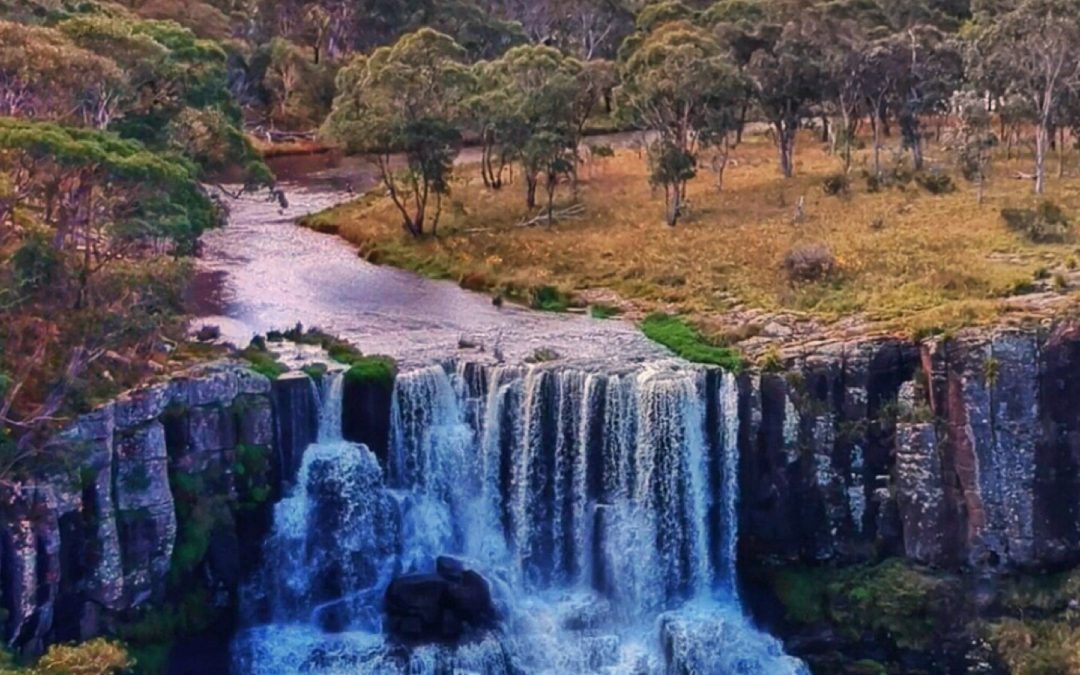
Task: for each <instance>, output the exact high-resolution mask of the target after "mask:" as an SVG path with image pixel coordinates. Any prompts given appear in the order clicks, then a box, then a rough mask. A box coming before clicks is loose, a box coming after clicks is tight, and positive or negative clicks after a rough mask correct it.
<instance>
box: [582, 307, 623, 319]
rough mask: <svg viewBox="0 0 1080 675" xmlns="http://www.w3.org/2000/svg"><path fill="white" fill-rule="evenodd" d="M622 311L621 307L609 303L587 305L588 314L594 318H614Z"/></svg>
mask: <svg viewBox="0 0 1080 675" xmlns="http://www.w3.org/2000/svg"><path fill="white" fill-rule="evenodd" d="M622 313H623V311H622V310H621V309H619V308H618V307H612V306H611V305H604V304H595V305H590V306H589V316H591V317H592V318H594V319H601V320H602V319H614V318H615V317H617V316H619V315H620V314H622Z"/></svg>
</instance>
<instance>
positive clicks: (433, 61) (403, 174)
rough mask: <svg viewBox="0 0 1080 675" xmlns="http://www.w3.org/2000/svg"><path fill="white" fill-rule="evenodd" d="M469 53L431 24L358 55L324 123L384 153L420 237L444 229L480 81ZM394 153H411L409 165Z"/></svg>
mask: <svg viewBox="0 0 1080 675" xmlns="http://www.w3.org/2000/svg"><path fill="white" fill-rule="evenodd" d="M464 56H465V53H464V50H463V49H462V48H461V46H460V45H458V44H457V43H456V42H454V40H453V39H452V38H450V37H449V36H447V35H444V34H442V33H439V32H437V31H435V30H432V29H430V28H424V29H421V30H419V31H417V32H415V33H410V34H408V35H405V36H403V37H402V38H401V39H400V40H398V42H397V43H395V44H394V45H393V46H392V47H382V48H380V49H378V50H376V51H375V52H374V53H372V54H371V56H370V57H364V56H357V57H354V59H353V60H352V61H351V62H350V63H349V64H348V65H346V66H345V67H343V68H342V69H341V71H340V72H339V73H338V76H337V90H338V96H337V98H335V99H334V105H333V108H332V109H331V112H330V115H329V117H328V118H327V120H326V122H325V124H324V125H323V129H322V133H323V135H324V136H326V137H327V138H330V139H332V140H334V141H336V142H338V143H341V144H342V145H343V146H345V147H346V149H348V150H350V151H362V152H367V153H373V154H375V155H376V158H377V161H378V165H379V173H380V178H381V179H382V182H383V184H384V185H385V187H386V189H387V193H388V196H389V197H390V199H391V200H393V202H394V204H395V205H396V206H397V208H398V210H399V212H400V213H401V216H402V226H403V227H404V229H405V231H406V232H407V233H409V234H410V235H412V236H414V237H419V236H422V235H424V234H427V233H428V231H429V227H430V231H431V232H432V233H437V230H438V223H439V217H440V215H441V212H442V199H443V197H444V196H445V195H446V194H447V193H448V192H449V186H450V176H451V174H452V172H453V160H454V158H455V157H456V156H457V153H458V145H459V141H460V134H459V132H458V130H457V127H456V126H455V125H454V121H455V119H456V118H457V117H458V116H459V115H460V105H461V101H462V100H463V98H464V96H465V93H466V91H467V90H468V88H469V87H470V86H471V83H472V77H471V73H470V71H469V69H468V68H467V67H466V66H465V65H464V63H463V59H464ZM394 152H402V153H404V154H405V159H406V163H405V164H406V167H405V168H404V169H399V168H397V165H396V164H395V163H393V162H391V154H392V153H394ZM431 210H433V211H434V213H433V214H432V213H431V212H430V211H431ZM429 219H430V220H429Z"/></svg>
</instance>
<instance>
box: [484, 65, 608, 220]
mask: <svg viewBox="0 0 1080 675" xmlns="http://www.w3.org/2000/svg"><path fill="white" fill-rule="evenodd" d="M586 74H587V71H586V68H585V65H584V64H583V63H582V62H581V61H579V60H578V59H576V58H574V57H571V56H568V55H566V54H564V53H563V52H561V51H560V50H558V49H556V48H554V47H547V46H544V45H522V46H520V47H515V48H513V49H511V50H510V51H508V52H506V54H504V55H503V56H502V57H501V58H499V59H498V60H496V61H494V62H492V63H491V64H490V75H491V81H490V86H493V87H496V88H497V89H500V90H501V91H500V93H499V95H500V96H505V97H506V98H505V100H506V103H507V105H506V108H505V111H506V115H507V117H506V118H505V127H506V129H507V132H508V139H507V140H508V141H509V143H512V145H513V147H515V148H516V149H517V157H518V159H519V160H520V161H521V167H522V174H523V176H524V178H525V204H526V207H528V208H534V207H535V206H536V204H537V189H538V187H539V185H540V180H541V179H544V181H545V186H546V188H547V191H548V216H549V219H550V218H551V216H552V208H551V207H552V204H553V200H554V193H555V189H556V186H557V185H558V181H559V178H560V177H561V176H564V175H570V174H572V173H573V171H574V170H575V166H576V162H577V144H578V135H579V134H580V132H581V127H582V126H583V121H581V120H582V118H581V115H583V113H582V112H581V108H582V106H583V104H582V103H581V101H582V97H583V96H584V97H586V98H587V96H586V94H584V93H583V92H584V91H585V89H586V84H587V82H588V81H589V80H588V78H587V75H586Z"/></svg>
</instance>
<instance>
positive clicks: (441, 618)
mask: <svg viewBox="0 0 1080 675" xmlns="http://www.w3.org/2000/svg"><path fill="white" fill-rule="evenodd" d="M384 609H385V611H386V618H387V622H386V625H387V630H388V632H389V634H390V636H391V637H392V638H393V639H396V640H399V641H401V642H405V643H408V644H431V643H446V644H452V643H455V642H457V641H458V640H460V639H462V638H463V637H466V636H468V635H469V634H471V633H474V632H476V631H481V630H484V629H487V628H491V627H492V626H493V625H494V624H495V622H496V620H497V618H498V617H497V613H496V611H495V605H494V603H493V602H492V599H491V589H490V587H489V586H488V582H487V580H486V579H484V577H482V576H481V575H480V574H478V573H477V572H474V571H472V570H469V569H466V568H465V566H464V565H463V564H462V563H461V561H459V560H456V559H454V558H448V557H440V558H439V559H438V561H437V562H436V569H435V573H434V574H410V575H406V576H402V577H398V578H397V579H394V581H393V582H391V583H390V586H389V587H388V588H387V589H386V597H385V602H384Z"/></svg>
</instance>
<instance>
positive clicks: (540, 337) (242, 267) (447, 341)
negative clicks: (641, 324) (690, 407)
mask: <svg viewBox="0 0 1080 675" xmlns="http://www.w3.org/2000/svg"><path fill="white" fill-rule="evenodd" d="M625 138H626V137H625V136H623V137H617V140H620V141H623V142H625ZM463 154H464V156H463V158H462V161H468V159H469V157H470V155H469V154H468V152H467V153H463ZM273 168H274V170H275V172H276V173H277V174H278V175H279V176H281V177H283V178H284V180H282V181H281V182H280V183H279V187H280V188H282V189H283V190H284V191H285V194H286V195H287V198H288V207H287V208H284V209H283V208H280V207H279V206H278V204H277V203H276V202H275V201H272V200H269V199H267V197H266V194H265V193H259V194H254V195H245V196H243V197H242V198H240V199H236V200H231V199H230V200H227V201H228V203H229V207H230V216H229V222H228V225H227V226H226V227H223V228H220V229H217V230H213V231H211V232H208V233H206V234H205V235H204V236H203V238H202V254H201V256H200V259H199V265H198V273H197V276H196V279H195V283H194V285H193V292H192V294H191V301H192V305H193V310H194V312H195V314H196V315H197V316H199V317H200V323H210V324H215V325H218V326H219V327H220V328H221V329H222V334H223V335H224V336H225V338H227V339H229V340H230V341H232V342H234V343H235V344H238V345H240V346H243V345H246V344H247V342H248V341H249V340H250V339H251V337H252V336H254V335H256V334H261V333H265V332H267V331H268V330H272V329H283V328H288V327H291V326H293V325H295V324H296V323H297V322H300V323H302V324H303V325H304V326H308V327H318V328H320V329H322V330H324V331H326V332H329V333H332V334H334V335H338V336H341V337H343V338H345V339H348V340H349V341H351V342H353V343H354V344H356V345H357V346H358V347H359V348H360V349H362V350H363V351H365V352H366V353H372V354H375V353H378V354H386V355H389V356H393V357H395V358H397V359H398V360H400V361H403V362H414V363H423V362H429V361H431V360H435V359H442V358H446V357H447V355H452V354H455V353H457V352H458V351H459V344H466V343H468V344H474V345H477V346H479V347H482V348H483V349H484V353H485V354H487V355H488V356H490V357H492V358H499V357H501V359H504V360H506V361H511V362H521V361H523V360H525V359H527V358H529V357H530V356H532V355H533V354H534V353H535V352H536V351H537V350H538V349H546V350H554V351H555V352H556V353H558V354H560V355H563V356H565V357H566V358H567V359H572V360H579V361H580V360H590V361H609V360H612V359H617V360H618V361H619V362H621V363H633V362H640V361H644V360H650V359H655V358H658V357H660V356H662V355H663V352H662V350H661V349H660V348H658V347H657V346H656V345H654V344H652V343H651V342H650V341H648V340H647V339H646V338H644V337H643V336H642V335H641V334H640V332H639V331H638V330H637V329H636V328H635V327H634V326H632V325H631V324H629V323H627V322H624V321H618V320H605V321H600V320H594V319H591V318H589V317H586V316H581V315H559V314H551V313H541V312H535V311H531V310H528V309H525V308H521V307H516V306H511V305H505V306H503V307H496V306H494V305H493V304H492V301H491V298H489V297H487V296H485V295H481V294H477V293H473V292H469V291H465V290H463V289H461V288H460V287H458V286H457V285H456V284H454V283H451V282H447V281H436V280H431V279H425V278H422V277H419V276H417V275H415V274H413V273H410V272H406V271H402V270H397V269H393V268H389V267H381V266H377V265H373V264H371V263H368V262H366V261H364V260H363V259H361V258H360V257H358V255H357V253H356V251H355V249H354V248H353V247H352V245H350V244H349V243H347V242H345V241H344V240H342V239H340V238H339V237H336V236H333V235H326V234H319V233H317V232H313V231H310V230H307V229H305V228H301V227H297V226H296V225H295V224H294V223H295V221H296V220H297V219H298V218H300V217H302V216H304V215H307V214H309V213H314V212H317V211H321V210H323V209H326V208H329V207H331V206H334V205H336V204H339V203H342V202H344V201H347V200H349V199H350V198H352V197H353V191H354V190H355V191H358V192H362V191H365V190H367V189H369V188H371V187H372V186H373V185H374V184H375V179H374V176H373V174H372V170H371V168H370V167H369V166H367V165H365V164H364V163H363V161H362V160H356V159H349V160H346V161H344V162H337V161H335V160H333V159H332V158H330V157H329V156H326V157H321V156H316V157H308V158H295V159H283V160H278V161H277V162H275V164H274V166H273Z"/></svg>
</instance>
